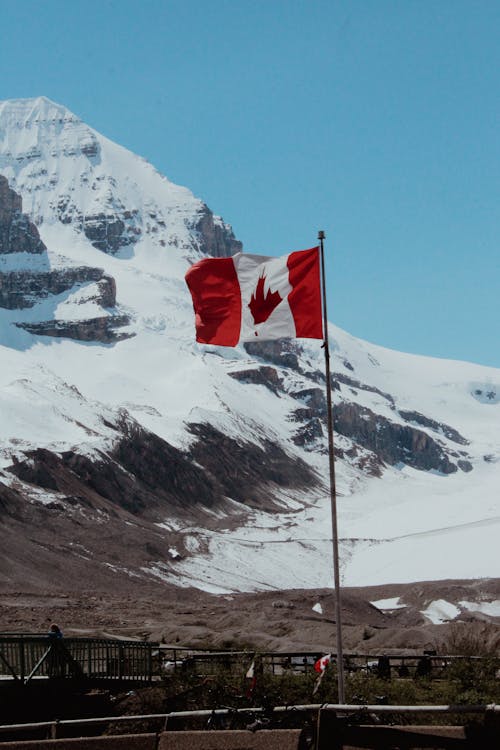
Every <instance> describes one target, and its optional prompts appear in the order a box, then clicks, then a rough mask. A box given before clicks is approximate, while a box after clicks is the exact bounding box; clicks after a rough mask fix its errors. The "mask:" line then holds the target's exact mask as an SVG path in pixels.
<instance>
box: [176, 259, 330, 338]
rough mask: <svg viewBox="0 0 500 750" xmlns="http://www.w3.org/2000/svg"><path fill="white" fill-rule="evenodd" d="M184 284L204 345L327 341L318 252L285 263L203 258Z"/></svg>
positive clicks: (272, 260) (190, 271) (287, 260)
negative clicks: (322, 311) (287, 340)
mask: <svg viewBox="0 0 500 750" xmlns="http://www.w3.org/2000/svg"><path fill="white" fill-rule="evenodd" d="M186 283H187V285H188V287H189V290H190V292H191V296H192V298H193V307H194V311H195V316H196V319H195V325H196V340H197V341H198V342H200V343H202V344H216V345H218V346H236V345H237V344H238V343H239V342H241V341H267V340H269V339H278V338H310V339H322V338H323V323H322V316H321V287H320V273H319V248H318V247H313V248H311V249H310V250H300V251H298V252H293V253H289V255H284V256H282V257H281V258H273V257H268V256H264V255H247V254H246V253H237V254H236V255H233V256H232V257H231V258H204V259H203V260H200V261H199V262H198V263H195V264H194V266H191V268H190V269H189V271H188V272H187V274H186Z"/></svg>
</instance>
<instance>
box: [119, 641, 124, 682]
mask: <svg viewBox="0 0 500 750" xmlns="http://www.w3.org/2000/svg"><path fill="white" fill-rule="evenodd" d="M124 660H125V656H124V653H123V646H122V644H121V643H120V644H118V678H119V679H120V680H122V679H123V667H124V664H123V662H124Z"/></svg>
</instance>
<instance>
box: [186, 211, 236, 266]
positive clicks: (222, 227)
mask: <svg viewBox="0 0 500 750" xmlns="http://www.w3.org/2000/svg"><path fill="white" fill-rule="evenodd" d="M193 229H194V230H195V231H196V232H198V233H199V236H200V250H201V251H202V252H203V253H205V254H206V255H212V256H213V257H214V258H228V257H230V256H231V255H234V254H235V253H240V252H241V251H242V250H243V244H242V243H241V242H240V241H239V240H237V239H236V238H235V236H234V234H233V230H232V229H231V227H230V226H229V225H228V224H225V223H224V222H223V221H222V219H219V218H218V217H215V216H214V215H213V213H212V211H211V210H210V209H209V208H208V206H205V205H204V206H203V209H202V211H201V212H200V215H199V218H198V220H197V221H196V222H195V223H194V226H193Z"/></svg>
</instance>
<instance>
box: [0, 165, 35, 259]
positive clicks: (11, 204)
mask: <svg viewBox="0 0 500 750" xmlns="http://www.w3.org/2000/svg"><path fill="white" fill-rule="evenodd" d="M45 250H46V247H45V245H44V244H43V242H42V240H41V239H40V235H39V233H38V229H37V228H36V226H35V225H34V224H33V223H32V222H31V221H30V220H29V218H28V216H26V214H23V212H22V198H21V196H20V195H18V194H17V193H15V192H14V190H11V189H10V187H9V183H8V181H7V179H6V178H5V177H3V176H2V175H0V255H6V254H8V253H33V254H40V253H43V252H44V251H45Z"/></svg>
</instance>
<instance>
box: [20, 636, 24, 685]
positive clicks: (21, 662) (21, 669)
mask: <svg viewBox="0 0 500 750" xmlns="http://www.w3.org/2000/svg"><path fill="white" fill-rule="evenodd" d="M19 672H20V677H21V682H23V683H24V677H25V674H26V664H25V659H24V638H21V640H20V642H19Z"/></svg>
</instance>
